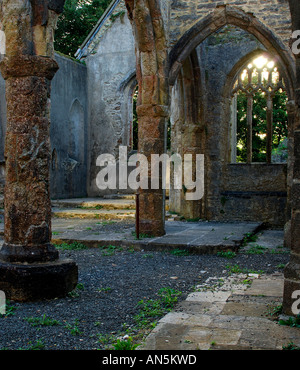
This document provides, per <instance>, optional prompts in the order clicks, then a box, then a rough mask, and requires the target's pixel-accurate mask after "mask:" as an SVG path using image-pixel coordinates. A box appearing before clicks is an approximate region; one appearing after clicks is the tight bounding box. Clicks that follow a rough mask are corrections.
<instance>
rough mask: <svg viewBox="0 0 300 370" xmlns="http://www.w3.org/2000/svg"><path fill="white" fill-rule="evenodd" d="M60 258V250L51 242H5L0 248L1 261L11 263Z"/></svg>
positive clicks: (37, 261) (48, 260)
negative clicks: (18, 243)
mask: <svg viewBox="0 0 300 370" xmlns="http://www.w3.org/2000/svg"><path fill="white" fill-rule="evenodd" d="M58 258H59V253H58V250H57V249H56V248H55V246H54V245H52V244H51V243H47V244H43V245H38V246H28V245H14V244H7V243H4V244H3V246H2V248H0V261H3V262H11V263H39V262H52V261H55V260H57V259H58Z"/></svg>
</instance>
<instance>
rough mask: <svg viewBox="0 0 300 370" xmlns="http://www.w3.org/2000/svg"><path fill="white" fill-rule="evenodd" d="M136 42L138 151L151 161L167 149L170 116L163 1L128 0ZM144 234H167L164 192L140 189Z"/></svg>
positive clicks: (141, 224) (160, 189)
mask: <svg viewBox="0 0 300 370" xmlns="http://www.w3.org/2000/svg"><path fill="white" fill-rule="evenodd" d="M126 6H127V9H128V15H129V18H130V19H131V21H132V24H133V30H134V35H135V42H136V60H137V63H136V66H137V80H138V84H139V96H138V102H137V116H138V124H139V130H138V132H139V133H138V135H139V145H138V152H139V153H141V154H143V155H145V156H146V157H147V159H148V164H149V175H150V163H151V154H159V155H160V154H163V153H165V152H166V136H165V132H166V123H167V119H168V79H167V45H166V37H165V30H164V23H163V18H162V14H161V10H160V1H159V0H151V1H149V0H126ZM139 193H140V208H139V214H140V222H139V225H140V226H139V228H140V229H139V230H140V233H144V234H149V235H163V234H164V233H165V227H164V221H165V220H164V212H165V210H164V191H163V189H162V186H160V188H159V189H156V190H153V189H150V181H149V189H148V190H146V189H140V190H139Z"/></svg>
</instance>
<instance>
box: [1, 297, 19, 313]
mask: <svg viewBox="0 0 300 370" xmlns="http://www.w3.org/2000/svg"><path fill="white" fill-rule="evenodd" d="M5 305H6V306H5V315H4V314H0V317H8V316H13V315H14V314H15V310H16V309H17V308H16V306H14V305H13V304H12V303H11V302H10V301H9V300H6V303H5Z"/></svg>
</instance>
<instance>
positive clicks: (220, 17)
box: [169, 5, 295, 91]
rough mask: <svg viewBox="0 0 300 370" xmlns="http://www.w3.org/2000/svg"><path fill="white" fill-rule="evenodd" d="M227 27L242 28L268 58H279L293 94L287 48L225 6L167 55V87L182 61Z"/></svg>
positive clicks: (245, 16)
mask: <svg viewBox="0 0 300 370" xmlns="http://www.w3.org/2000/svg"><path fill="white" fill-rule="evenodd" d="M228 24H230V25H233V26H237V27H239V28H242V29H243V30H245V31H247V32H249V33H250V34H252V35H254V36H255V37H256V38H257V40H258V41H259V42H260V43H261V44H262V45H263V46H264V47H265V48H266V50H267V51H268V53H269V54H271V55H272V56H273V57H277V58H279V62H280V63H281V64H282V65H284V67H285V70H286V71H287V75H288V78H289V81H291V84H292V86H291V91H293V90H294V85H293V84H294V81H295V59H294V56H293V54H292V53H291V51H290V50H289V48H287V47H286V46H285V44H284V43H283V42H282V41H281V40H280V39H279V38H278V37H276V36H275V35H274V33H273V32H272V31H271V30H270V29H269V28H268V27H266V26H265V25H264V24H263V23H262V22H260V21H259V20H258V19H257V18H256V17H255V16H254V15H253V14H251V13H246V12H244V11H243V10H241V9H238V8H236V7H233V6H228V5H222V6H220V7H217V8H216V9H215V10H214V11H213V12H212V13H210V14H208V15H207V16H206V17H205V18H204V19H202V20H200V21H199V22H197V23H196V24H195V25H194V26H193V27H192V28H191V29H189V30H188V31H187V32H186V33H185V34H184V35H183V36H182V37H181V38H180V39H179V41H178V42H177V43H176V44H175V46H174V47H173V49H172V50H171V51H170V54H169V84H170V85H171V86H173V85H174V83H175V80H176V77H177V75H178V73H179V71H180V69H181V68H182V65H183V62H184V60H185V59H186V58H187V56H188V55H190V53H191V52H192V50H193V49H195V47H196V46H197V45H199V44H200V43H201V42H202V41H204V40H205V39H206V38H207V37H208V36H210V35H211V34H213V33H214V32H216V31H218V30H219V29H220V28H222V27H224V26H226V25H228Z"/></svg>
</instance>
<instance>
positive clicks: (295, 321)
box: [278, 315, 300, 328]
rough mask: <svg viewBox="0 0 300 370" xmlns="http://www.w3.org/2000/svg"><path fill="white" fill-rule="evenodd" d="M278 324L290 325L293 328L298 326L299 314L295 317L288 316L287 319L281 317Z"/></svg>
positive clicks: (299, 322)
mask: <svg viewBox="0 0 300 370" xmlns="http://www.w3.org/2000/svg"><path fill="white" fill-rule="evenodd" d="M278 323H279V325H286V326H291V327H294V328H300V315H297V316H296V317H289V318H288V319H287V320H284V319H281V320H279V321H278Z"/></svg>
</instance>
